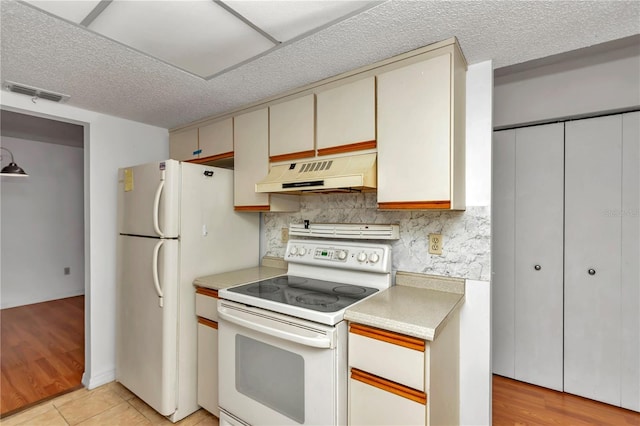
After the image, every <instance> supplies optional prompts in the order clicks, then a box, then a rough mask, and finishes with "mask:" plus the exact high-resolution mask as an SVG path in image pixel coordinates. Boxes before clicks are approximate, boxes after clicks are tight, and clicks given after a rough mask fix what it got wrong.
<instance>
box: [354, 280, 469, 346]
mask: <svg viewBox="0 0 640 426" xmlns="http://www.w3.org/2000/svg"><path fill="white" fill-rule="evenodd" d="M463 303H464V279H461V278H450V277H440V276H435V275H425V274H415V273H409V272H401V271H398V272H397V274H396V285H395V286H392V287H390V288H389V289H387V290H383V291H382V292H380V293H379V294H376V295H375V296H372V297H370V298H368V299H366V300H363V301H362V302H360V303H357V304H356V305H354V306H352V307H350V308H347V310H346V312H345V315H344V317H345V319H346V320H349V321H353V322H357V323H359V324H363V325H369V326H371V327H377V328H382V329H385V330H389V331H394V332H397V333H401V334H405V335H408V336H413V337H417V338H420V339H424V340H429V341H433V340H434V339H435V338H437V336H438V334H439V332H440V331H441V330H442V328H443V327H444V326H445V325H446V324H447V322H448V320H449V318H451V316H452V315H453V314H454V313H456V311H457V310H458V309H459V308H460V306H462V304H463Z"/></svg>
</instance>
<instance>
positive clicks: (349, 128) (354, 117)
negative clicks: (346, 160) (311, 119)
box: [316, 76, 376, 155]
mask: <svg viewBox="0 0 640 426" xmlns="http://www.w3.org/2000/svg"><path fill="white" fill-rule="evenodd" d="M316 137H317V146H318V155H330V154H338V153H341V152H348V151H354V150H361V149H370V148H375V147H376V82H375V77H373V76H371V77H367V78H364V79H361V80H357V81H354V82H352V83H347V84H343V85H340V86H337V87H334V88H331V89H328V90H324V91H321V92H318V93H316Z"/></svg>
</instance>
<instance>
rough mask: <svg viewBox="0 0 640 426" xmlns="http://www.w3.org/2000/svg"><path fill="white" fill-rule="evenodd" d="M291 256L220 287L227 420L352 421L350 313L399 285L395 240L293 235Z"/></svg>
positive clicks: (258, 422)
mask: <svg viewBox="0 0 640 426" xmlns="http://www.w3.org/2000/svg"><path fill="white" fill-rule="evenodd" d="M285 260H286V261H287V262H288V270H287V275H284V276H280V277H275V278H270V279H267V280H263V281H257V282H254V283H249V284H242V285H239V286H235V287H230V288H227V289H223V290H220V291H219V296H220V300H219V302H218V316H219V323H218V327H219V334H218V336H219V337H218V339H219V391H220V423H221V425H225V424H231V425H254V426H259V425H289V424H290V425H311V424H322V425H338V424H346V422H347V348H346V345H347V325H346V322H345V321H344V320H343V319H344V312H345V310H346V309H347V308H348V307H349V306H352V305H353V304H354V303H358V302H359V301H361V300H364V299H366V298H368V297H371V296H373V295H375V294H376V293H378V292H379V291H381V290H384V289H386V288H388V287H389V286H390V285H391V280H392V277H391V246H389V245H387V244H375V243H361V242H355V243H353V242H344V241H327V240H290V241H289V242H288V244H287V249H286V253H285Z"/></svg>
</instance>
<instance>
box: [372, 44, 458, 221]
mask: <svg viewBox="0 0 640 426" xmlns="http://www.w3.org/2000/svg"><path fill="white" fill-rule="evenodd" d="M433 55H434V56H431V57H430V58H428V59H425V60H422V61H421V62H415V63H412V64H409V65H406V66H402V67H401V68H397V69H393V70H391V71H387V72H383V73H380V74H379V75H377V117H378V118H377V151H378V208H380V209H412V210H416V209H455V210H464V208H465V111H466V109H465V87H466V68H467V67H466V62H465V60H464V57H463V56H462V53H461V52H460V50H459V49H458V47H457V44H454V45H451V46H448V47H446V48H442V49H441V50H438V51H434V52H433Z"/></svg>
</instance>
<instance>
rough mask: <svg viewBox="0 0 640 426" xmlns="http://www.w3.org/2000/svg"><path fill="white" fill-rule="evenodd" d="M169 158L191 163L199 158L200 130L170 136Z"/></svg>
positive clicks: (190, 130)
mask: <svg viewBox="0 0 640 426" xmlns="http://www.w3.org/2000/svg"><path fill="white" fill-rule="evenodd" d="M169 157H170V158H171V159H172V160H178V161H189V160H195V159H196V158H198V129H197V128H196V129H189V130H185V131H181V132H176V133H171V134H170V135H169Z"/></svg>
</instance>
